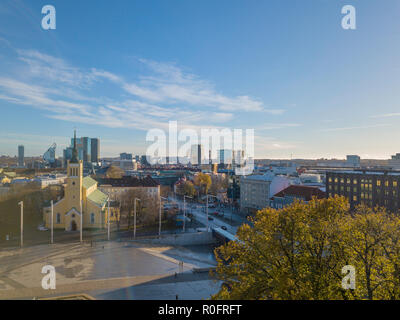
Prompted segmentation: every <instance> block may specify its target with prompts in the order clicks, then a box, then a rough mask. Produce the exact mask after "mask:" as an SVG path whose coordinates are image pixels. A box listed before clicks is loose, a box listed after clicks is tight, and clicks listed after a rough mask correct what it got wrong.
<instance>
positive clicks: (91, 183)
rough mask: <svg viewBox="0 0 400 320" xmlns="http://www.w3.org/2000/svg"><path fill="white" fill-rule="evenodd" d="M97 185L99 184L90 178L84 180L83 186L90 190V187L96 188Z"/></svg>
mask: <svg viewBox="0 0 400 320" xmlns="http://www.w3.org/2000/svg"><path fill="white" fill-rule="evenodd" d="M96 183H97V181H96V180H94V179H93V178H91V177H89V176H87V177H84V178H83V179H82V186H83V187H84V188H85V189H89V188H90V187H92V186H94V185H95V184H96Z"/></svg>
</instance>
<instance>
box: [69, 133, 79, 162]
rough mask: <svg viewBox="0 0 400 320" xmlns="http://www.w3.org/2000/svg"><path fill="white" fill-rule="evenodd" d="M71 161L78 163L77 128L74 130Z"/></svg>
mask: <svg viewBox="0 0 400 320" xmlns="http://www.w3.org/2000/svg"><path fill="white" fill-rule="evenodd" d="M70 162H71V163H78V150H77V149H76V130H74V149H73V150H72V158H71V161H70Z"/></svg>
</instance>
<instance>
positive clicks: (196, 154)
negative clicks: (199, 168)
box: [191, 144, 203, 165]
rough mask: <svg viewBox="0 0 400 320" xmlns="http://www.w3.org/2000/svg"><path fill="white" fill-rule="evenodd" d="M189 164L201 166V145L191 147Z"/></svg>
mask: <svg viewBox="0 0 400 320" xmlns="http://www.w3.org/2000/svg"><path fill="white" fill-rule="evenodd" d="M191 151H192V154H191V158H192V159H191V163H192V164H195V165H201V161H202V159H203V146H202V145H201V144H194V145H192V150H191Z"/></svg>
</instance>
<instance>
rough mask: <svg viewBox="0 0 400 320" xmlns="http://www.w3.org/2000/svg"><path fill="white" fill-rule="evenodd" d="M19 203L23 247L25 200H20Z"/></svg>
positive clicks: (22, 243) (22, 244)
mask: <svg viewBox="0 0 400 320" xmlns="http://www.w3.org/2000/svg"><path fill="white" fill-rule="evenodd" d="M18 204H19V205H20V207H21V248H22V247H23V246H24V202H23V201H20V202H18Z"/></svg>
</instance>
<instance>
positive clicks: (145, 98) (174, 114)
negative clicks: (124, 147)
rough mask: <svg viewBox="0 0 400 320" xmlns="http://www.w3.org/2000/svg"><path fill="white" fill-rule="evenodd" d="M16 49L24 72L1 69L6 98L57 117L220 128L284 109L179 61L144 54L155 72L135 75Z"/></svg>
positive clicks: (91, 121)
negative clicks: (223, 87)
mask: <svg viewBox="0 0 400 320" xmlns="http://www.w3.org/2000/svg"><path fill="white" fill-rule="evenodd" d="M15 52H16V54H17V59H16V61H19V70H18V71H19V72H18V74H22V75H23V76H21V77H18V75H17V74H14V75H12V76H10V75H8V76H7V75H0V99H1V100H6V101H8V102H11V103H15V104H20V105H25V106H32V107H34V108H38V109H41V110H44V111H45V115H46V116H47V117H49V118H53V119H59V120H65V121H72V122H80V123H87V124H96V125H101V126H106V127H111V128H115V127H121V128H122V127H123V128H135V129H140V130H148V129H149V128H151V127H157V128H162V127H165V126H166V125H168V121H169V120H176V121H178V123H179V122H180V123H181V124H182V125H183V126H184V127H192V128H200V127H204V124H205V123H207V124H209V127H217V128H218V127H220V126H221V125H223V124H224V123H228V122H231V121H233V120H235V118H236V114H237V112H238V111H239V112H243V111H245V112H260V113H269V114H272V115H279V114H282V113H283V112H284V110H283V109H268V108H265V107H264V104H263V102H262V101H260V100H259V99H255V98H251V97H249V96H247V95H238V96H234V97H230V96H227V95H224V94H222V93H219V92H217V91H216V89H215V86H214V85H213V84H211V82H209V81H205V80H203V79H200V78H199V77H197V76H196V75H194V74H192V73H190V72H185V71H183V70H182V69H181V68H179V67H177V66H176V64H173V63H160V62H155V61H150V60H145V59H139V61H140V62H141V63H143V64H144V66H146V67H147V69H148V70H149V72H148V74H145V75H136V76H135V78H136V79H137V80H136V81H132V80H127V79H125V78H124V77H123V76H121V75H118V74H115V73H112V72H109V71H107V70H102V69H100V68H79V67H76V66H73V65H71V64H70V63H68V62H66V61H65V60H63V59H61V58H58V57H53V56H50V55H48V54H44V53H42V52H38V51H35V50H19V49H16V51H15ZM103 82H105V84H107V82H108V83H109V84H110V83H112V84H114V86H113V90H116V91H111V92H110V91H107V92H103V91H102V89H101V88H102V87H99V84H101V83H103ZM114 87H115V88H114ZM99 92H100V94H98V93H99ZM107 95H108V96H107ZM114 97H117V98H114ZM239 120H240V119H239Z"/></svg>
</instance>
